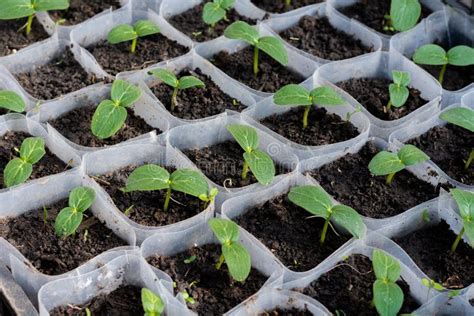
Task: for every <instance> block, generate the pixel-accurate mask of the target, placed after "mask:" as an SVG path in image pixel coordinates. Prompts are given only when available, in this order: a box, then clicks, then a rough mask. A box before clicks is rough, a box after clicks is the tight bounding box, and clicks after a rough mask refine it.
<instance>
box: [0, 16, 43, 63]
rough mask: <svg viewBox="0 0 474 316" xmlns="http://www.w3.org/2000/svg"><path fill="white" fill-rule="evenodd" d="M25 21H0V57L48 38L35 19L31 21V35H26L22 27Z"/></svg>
mask: <svg viewBox="0 0 474 316" xmlns="http://www.w3.org/2000/svg"><path fill="white" fill-rule="evenodd" d="M25 24H26V18H25V19H19V20H2V21H0V57H1V56H7V55H10V54H13V53H16V52H17V51H19V50H20V49H22V48H25V47H26V46H28V45H31V44H33V43H35V42H39V41H41V40H44V39H46V38H48V37H49V35H48V33H46V31H45V30H44V28H43V26H42V25H41V24H40V23H39V22H38V20H37V19H34V20H33V26H32V28H31V33H30V34H29V35H26V32H25V29H22V27H23V26H24V25H25Z"/></svg>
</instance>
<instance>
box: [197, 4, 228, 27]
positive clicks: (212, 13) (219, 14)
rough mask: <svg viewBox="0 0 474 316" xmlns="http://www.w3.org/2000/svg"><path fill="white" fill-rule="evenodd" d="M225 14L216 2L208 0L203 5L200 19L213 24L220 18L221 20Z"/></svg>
mask: <svg viewBox="0 0 474 316" xmlns="http://www.w3.org/2000/svg"><path fill="white" fill-rule="evenodd" d="M225 15H226V11H225V9H224V8H222V7H221V6H220V4H219V3H216V2H208V3H206V4H205V5H204V8H203V10H202V19H203V21H204V23H206V24H209V25H214V24H216V23H217V22H219V21H220V20H222V19H223V18H224V17H225Z"/></svg>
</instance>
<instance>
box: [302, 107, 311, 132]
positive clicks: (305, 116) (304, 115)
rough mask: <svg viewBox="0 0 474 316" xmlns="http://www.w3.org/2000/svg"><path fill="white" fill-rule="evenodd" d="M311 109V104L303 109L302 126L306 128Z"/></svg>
mask: <svg viewBox="0 0 474 316" xmlns="http://www.w3.org/2000/svg"><path fill="white" fill-rule="evenodd" d="M310 110H311V105H310V106H307V107H306V108H305V109H304V114H303V128H306V127H308V115H309V111H310Z"/></svg>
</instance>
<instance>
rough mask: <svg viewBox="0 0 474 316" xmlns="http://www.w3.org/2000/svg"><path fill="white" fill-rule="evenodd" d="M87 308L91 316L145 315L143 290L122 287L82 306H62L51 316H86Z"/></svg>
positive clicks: (53, 311) (133, 287) (51, 313)
mask: <svg viewBox="0 0 474 316" xmlns="http://www.w3.org/2000/svg"><path fill="white" fill-rule="evenodd" d="M86 307H87V308H89V310H90V312H91V315H104V316H105V315H110V316H112V315H116V316H119V315H121V316H122V315H123V316H136V315H143V314H144V311H143V307H142V300H141V289H140V288H138V287H135V286H130V285H127V286H122V287H119V288H118V289H116V290H114V291H112V292H110V293H109V294H107V295H104V294H101V295H99V296H97V297H94V298H93V299H92V300H91V301H90V302H89V303H87V304H84V305H81V306H61V307H57V308H55V309H54V310H52V311H51V312H50V315H51V316H73V315H86Z"/></svg>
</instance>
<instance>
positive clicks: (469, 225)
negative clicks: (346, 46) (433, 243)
mask: <svg viewBox="0 0 474 316" xmlns="http://www.w3.org/2000/svg"><path fill="white" fill-rule="evenodd" d="M450 193H451V196H452V197H453V199H454V201H456V204H457V206H458V210H459V215H460V216H461V219H462V224H463V227H462V229H461V231H460V232H459V234H458V236H457V237H456V240H455V241H454V243H453V245H452V246H451V253H454V252H455V251H456V249H457V247H458V245H459V242H460V241H461V239H462V237H463V236H464V235H465V236H466V237H467V239H468V241H469V243H470V245H471V247H473V248H474V193H472V192H468V191H464V190H460V189H451V190H450Z"/></svg>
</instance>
